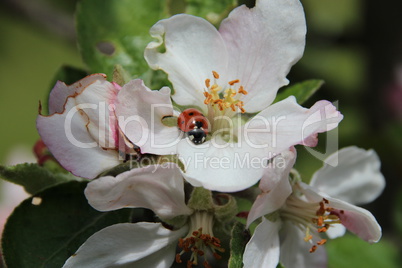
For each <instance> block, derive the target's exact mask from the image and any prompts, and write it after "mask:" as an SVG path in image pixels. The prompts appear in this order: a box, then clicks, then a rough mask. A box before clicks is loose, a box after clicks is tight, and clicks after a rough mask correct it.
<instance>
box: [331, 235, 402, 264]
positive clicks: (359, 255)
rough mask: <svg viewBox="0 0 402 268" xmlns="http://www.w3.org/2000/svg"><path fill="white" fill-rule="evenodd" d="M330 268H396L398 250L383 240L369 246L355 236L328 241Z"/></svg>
mask: <svg viewBox="0 0 402 268" xmlns="http://www.w3.org/2000/svg"><path fill="white" fill-rule="evenodd" d="M325 247H326V249H327V252H328V263H329V265H328V267H330V268H338V267H343V268H356V267H365V268H378V267H387V268H396V267H400V263H399V264H398V249H397V247H396V245H393V244H392V243H390V242H389V241H387V240H385V239H384V238H383V239H381V241H380V242H379V243H377V244H372V245H370V244H369V243H367V242H365V241H363V240H361V239H360V238H358V237H356V236H355V235H350V234H348V235H345V236H344V237H341V238H338V239H334V240H330V241H328V242H327V243H326V244H325Z"/></svg>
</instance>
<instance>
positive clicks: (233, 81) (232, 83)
mask: <svg viewBox="0 0 402 268" xmlns="http://www.w3.org/2000/svg"><path fill="white" fill-rule="evenodd" d="M239 82H240V80H239V79H236V80H232V81H230V82H229V83H228V84H229V85H231V86H233V85H234V84H236V83H239Z"/></svg>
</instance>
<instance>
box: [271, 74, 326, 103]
mask: <svg viewBox="0 0 402 268" xmlns="http://www.w3.org/2000/svg"><path fill="white" fill-rule="evenodd" d="M323 84H324V81H323V80H316V79H312V80H306V81H303V82H300V83H297V84H294V85H292V86H289V87H286V88H285V89H283V90H281V91H280V92H279V93H278V95H276V98H275V100H274V103H275V102H278V101H281V100H284V99H286V98H287V97H289V96H295V97H296V100H297V103H299V104H303V103H304V102H306V101H307V100H308V99H309V98H310V97H311V96H312V95H313V94H314V93H315V92H316V91H317V90H318V89H319V88H320V87H321V86H322V85H323Z"/></svg>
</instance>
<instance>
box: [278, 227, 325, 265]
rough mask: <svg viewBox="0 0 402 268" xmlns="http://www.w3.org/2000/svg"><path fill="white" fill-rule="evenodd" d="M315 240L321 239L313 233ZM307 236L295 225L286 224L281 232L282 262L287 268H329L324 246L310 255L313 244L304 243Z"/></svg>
mask: <svg viewBox="0 0 402 268" xmlns="http://www.w3.org/2000/svg"><path fill="white" fill-rule="evenodd" d="M312 235H313V240H314V241H319V240H321V238H320V237H319V236H317V235H316V234H314V233H312ZM304 236H305V234H304V233H303V232H302V231H301V230H300V229H299V228H298V227H297V226H295V225H293V223H291V222H288V221H286V222H284V224H283V227H282V229H281V231H280V238H281V256H280V261H281V263H282V264H283V265H284V267H286V268H319V267H322V268H324V267H327V254H326V252H325V248H324V247H323V246H318V247H317V250H316V251H315V252H314V253H310V248H311V247H312V244H310V243H309V242H305V241H304V239H303V238H304Z"/></svg>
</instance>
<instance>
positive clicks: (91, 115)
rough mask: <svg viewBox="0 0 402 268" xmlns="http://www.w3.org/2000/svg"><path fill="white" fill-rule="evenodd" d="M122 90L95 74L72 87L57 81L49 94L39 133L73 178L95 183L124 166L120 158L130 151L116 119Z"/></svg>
mask: <svg viewBox="0 0 402 268" xmlns="http://www.w3.org/2000/svg"><path fill="white" fill-rule="evenodd" d="M119 90H120V86H119V85H117V84H116V83H110V82H108V81H106V76H105V75H104V74H93V75H89V76H87V77H85V78H83V79H82V80H79V81H78V82H76V83H74V84H72V85H69V86H67V85H66V84H65V83H63V82H61V81H58V82H57V83H56V85H55V86H54V88H53V89H52V91H51V92H50V96H49V115H42V114H40V115H39V116H38V118H37V121H36V123H37V128H38V132H39V134H40V136H41V138H42V140H43V142H44V143H45V144H46V146H47V147H48V148H49V150H50V151H51V153H52V154H53V155H54V157H55V158H56V159H57V160H58V161H59V163H60V164H61V165H62V166H63V167H64V168H65V169H67V170H68V171H71V172H72V173H73V174H74V175H77V176H80V177H84V178H90V179H92V178H94V177H96V176H98V175H99V174H100V173H101V172H103V171H105V170H108V169H110V168H112V167H114V166H116V165H118V164H119V163H121V161H120V160H119V159H120V158H119V154H120V153H121V152H123V153H126V152H128V151H129V150H130V148H129V146H130V144H128V143H126V142H124V139H123V138H122V135H121V133H120V131H119V129H118V126H117V121H116V118H115V115H114V109H115V106H114V105H115V100H116V97H117V93H118V92H119ZM119 140H120V141H122V142H121V143H122V144H120V142H119Z"/></svg>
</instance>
